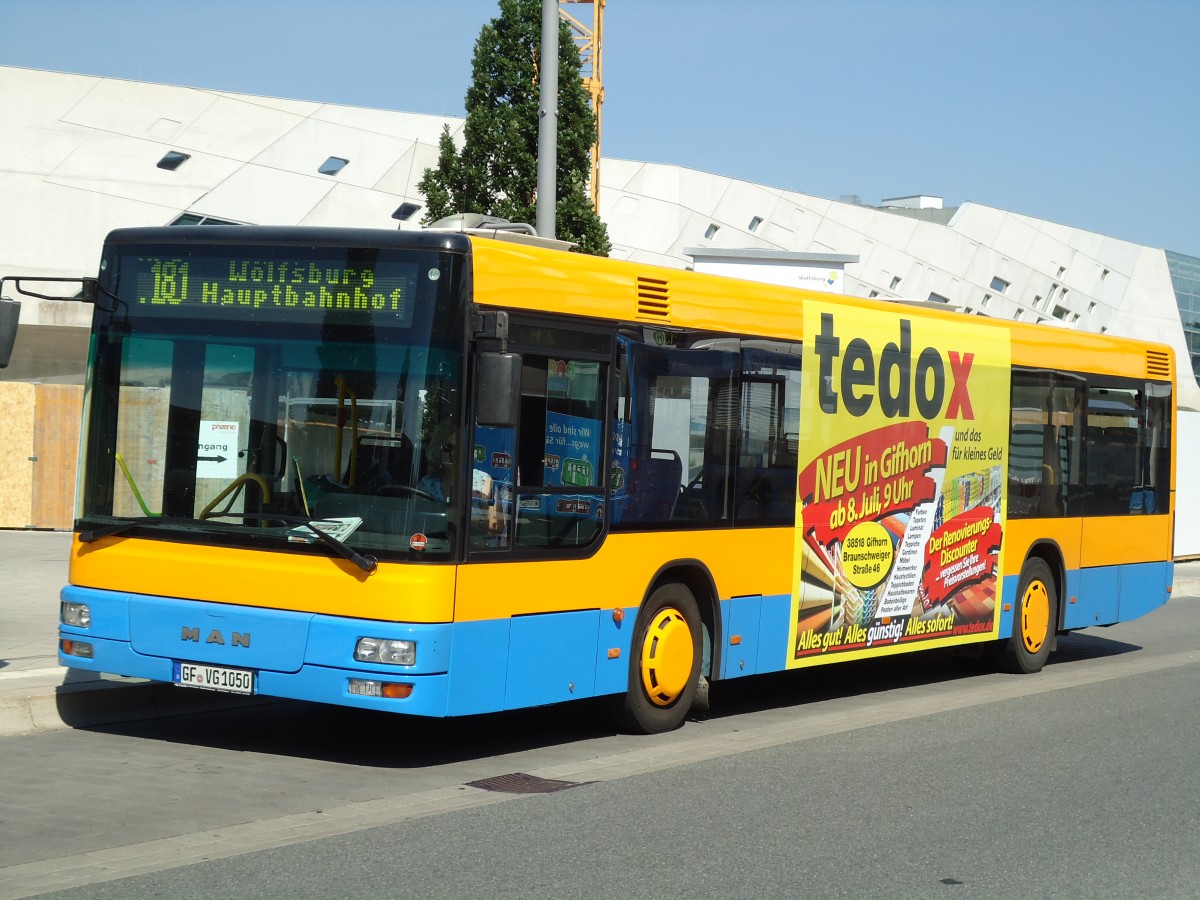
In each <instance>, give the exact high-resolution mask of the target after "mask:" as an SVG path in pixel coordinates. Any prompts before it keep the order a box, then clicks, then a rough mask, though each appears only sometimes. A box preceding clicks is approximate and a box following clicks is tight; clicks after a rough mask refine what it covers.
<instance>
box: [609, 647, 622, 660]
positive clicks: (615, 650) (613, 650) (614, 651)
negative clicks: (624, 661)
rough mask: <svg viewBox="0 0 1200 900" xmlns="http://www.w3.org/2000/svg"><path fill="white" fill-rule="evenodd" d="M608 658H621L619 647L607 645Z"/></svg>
mask: <svg viewBox="0 0 1200 900" xmlns="http://www.w3.org/2000/svg"><path fill="white" fill-rule="evenodd" d="M608 658H609V659H620V658H621V648H620V647H609V648H608Z"/></svg>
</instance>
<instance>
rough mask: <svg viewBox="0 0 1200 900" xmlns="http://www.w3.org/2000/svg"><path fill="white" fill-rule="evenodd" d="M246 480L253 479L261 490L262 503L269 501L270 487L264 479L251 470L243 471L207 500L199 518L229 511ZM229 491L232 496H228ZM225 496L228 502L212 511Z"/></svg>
mask: <svg viewBox="0 0 1200 900" xmlns="http://www.w3.org/2000/svg"><path fill="white" fill-rule="evenodd" d="M247 481H253V482H254V483H255V484H257V485H258V487H259V489H260V490H261V491H262V495H263V502H264V503H270V502H271V488H270V487H269V486H268V485H267V482H266V479H264V478H263V477H262V476H261V475H256V474H254V473H253V472H243V473H242V474H241V475H239V476H238V477H237V478H235V479H233V481H231V482H229V484H227V485H225V488H224V489H223V490H222V491H221V493H219V494H217V496H215V497H213V498H212V500H211V501H209V504H208V506H206V507H204V509H203V510H202V511H201V512H200V518H202V519H207V518H208V517H209V515H214V516H223V515H225V514H226V513H227V512H229V510H230V509H231V508H232V507H233V503H234V501H235V500H237V495H238V493H239V492H240V491H241V490H242V487H243V486H245V484H246V482H247ZM230 493H232V495H233V496H229V495H230ZM226 497H229V502H228V503H227V504H225V508H224V509H222V510H218V511H217V512H215V513H214V512H213V508H214V507H215V506H216V505H217V504H218V503H220V502H221V501H222V500H224V499H225V498H226Z"/></svg>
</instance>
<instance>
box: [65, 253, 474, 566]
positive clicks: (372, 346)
mask: <svg viewBox="0 0 1200 900" xmlns="http://www.w3.org/2000/svg"><path fill="white" fill-rule="evenodd" d="M463 259H464V258H463V256H461V255H460V254H457V253H451V252H446V251H445V249H444V248H442V249H424V248H413V249H404V248H402V247H387V248H380V247H354V246H332V247H330V246H324V247H316V248H314V247H313V246H311V244H310V245H287V244H282V245H280V244H274V245H271V244H263V245H256V244H248V243H246V242H245V241H240V242H238V243H236V244H234V243H233V242H231V243H229V244H227V245H223V244H219V243H212V242H211V241H204V242H202V241H187V242H179V243H162V244H154V245H147V244H122V243H119V242H116V243H113V244H111V245H110V246H109V248H108V249H107V251H106V253H105V257H104V261H103V263H102V273H101V283H100V288H101V296H100V300H99V301H98V303H97V311H96V320H95V324H94V328H93V342H94V346H93V348H92V354H91V360H92V362H91V368H90V371H89V374H88V391H87V395H86V398H85V422H86V426H85V427H86V432H85V437H84V442H83V444H84V457H83V460H82V467H81V476H82V489H81V490H80V491H79V508H78V509H77V511H76V515H77V523H76V530H78V531H85V530H91V531H92V532H93V533H103V532H104V531H111V530H112V529H114V528H121V527H122V526H123V525H125V526H128V528H125V529H123V530H126V531H127V532H132V533H136V534H137V536H140V537H149V538H154V537H169V538H170V539H171V540H184V541H196V542H203V543H208V544H221V545H227V546H243V547H246V546H249V547H260V548H266V549H274V550H281V549H287V550H289V551H295V552H312V553H323V554H328V553H329V547H328V545H329V542H328V541H325V540H323V539H321V540H318V537H319V536H318V535H316V534H314V531H313V529H314V527H319V528H321V529H322V530H323V531H325V532H326V533H327V534H329V535H330V536H332V537H334V538H335V539H337V540H338V541H341V542H343V543H344V544H345V545H347V546H348V547H351V548H353V549H354V550H355V551H357V552H359V553H362V554H369V555H371V556H374V557H378V558H383V559H389V558H390V559H414V560H417V559H420V560H446V559H449V558H451V557H452V555H453V553H454V550H455V547H454V536H455V534H456V533H457V531H458V528H457V522H456V519H457V517H458V514H457V513H456V512H455V510H456V509H457V508H458V505H457V504H454V503H452V502H451V501H453V500H454V499H456V498H453V497H451V496H450V493H451V492H450V491H449V490H448V489H446V487H445V485H446V484H447V483H448V482H449V481H450V480H451V475H452V473H453V472H455V471H456V470H457V467H458V462H457V457H456V456H453V455H451V452H452V450H453V447H454V446H455V445H456V439H457V437H458V436H459V432H460V431H461V423H462V397H463V392H462V390H461V388H462V378H463V370H464V365H463V359H464V342H465V327H464V324H463V318H462V311H461V305H462V304H461V298H462V271H463Z"/></svg>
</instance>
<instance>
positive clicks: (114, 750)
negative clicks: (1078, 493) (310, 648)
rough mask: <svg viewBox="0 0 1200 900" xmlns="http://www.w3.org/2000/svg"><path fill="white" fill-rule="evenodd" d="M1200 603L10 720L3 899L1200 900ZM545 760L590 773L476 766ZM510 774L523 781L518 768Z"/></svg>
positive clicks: (3, 773)
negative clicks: (47, 720)
mask: <svg viewBox="0 0 1200 900" xmlns="http://www.w3.org/2000/svg"><path fill="white" fill-rule="evenodd" d="M1198 688H1200V598H1198V597H1196V596H1177V597H1176V598H1175V599H1174V600H1173V601H1172V603H1171V604H1169V605H1168V606H1167V607H1166V608H1165V609H1163V610H1160V611H1157V612H1155V613H1153V614H1151V615H1149V616H1147V617H1145V618H1144V619H1142V620H1139V621H1137V622H1132V623H1127V624H1125V625H1120V626H1116V627H1114V628H1111V629H1097V630H1094V631H1089V632H1086V633H1083V634H1080V635H1075V636H1072V637H1070V638H1068V639H1066V640H1063V641H1061V643H1060V649H1059V652H1058V653H1057V654H1056V656H1055V657H1054V658H1053V660H1052V663H1051V665H1049V666H1048V667H1047V668H1046V670H1045V671H1043V672H1042V673H1040V674H1038V675H1034V676H1012V675H1001V674H995V673H991V672H988V671H986V670H984V669H981V668H977V667H971V666H969V665H968V666H966V667H964V666H963V665H962V664H961V662H960V661H955V660H952V659H951V658H950V656H949V655H948V654H916V655H912V656H906V657H900V658H896V659H892V660H887V661H875V662H870V663H864V664H843V665H839V666H830V667H827V668H822V669H816V670H808V671H804V672H800V673H793V674H790V675H787V676H778V677H768V678H762V679H747V680H746V681H744V682H741V683H731V684H729V685H718V686H716V687H715V688H714V701H715V712H714V714H713V715H712V716H710V717H709V718H707V719H705V720H704V721H693V722H689V723H687V724H686V725H685V727H684V728H682V729H680V730H679V731H677V732H674V733H672V734H668V735H660V736H658V737H653V738H640V737H630V736H624V735H615V734H613V733H612V732H611V731H608V730H606V729H605V728H604V727H603V726H602V725H598V724H597V723H596V720H595V718H594V715H595V713H596V712H597V710H596V708H595V706H594V705H590V704H578V705H574V706H569V707H563V708H552V709H546V710H536V711H530V712H525V713H521V714H517V715H504V716H487V717H479V718H474V719H470V720H461V721H451V722H434V723H422V722H411V721H405V720H398V719H394V718H381V717H378V716H372V715H367V714H363V713H358V712H355V711H348V710H341V709H326V708H323V707H317V706H306V705H301V704H285V703H281V704H275V705H272V706H266V707H262V706H260V707H248V708H245V709H235V710H230V711H225V712H220V713H209V714H203V715H195V716H190V717H187V718H180V719H172V720H160V721H155V722H146V723H140V724H137V725H127V726H122V727H120V728H118V727H108V728H103V729H99V728H98V729H91V730H87V731H83V730H76V731H56V732H46V733H40V734H32V735H27V736H24V737H14V738H5V739H2V740H0V785H3V787H0V820H2V821H0V828H2V829H3V831H2V832H0V833H2V834H3V835H4V839H3V841H0V897H20V896H29V895H33V894H37V893H40V892H49V891H61V893H57V894H52V896H61V897H89V898H106V897H114V898H116V897H120V898H137V897H164V896H170V897H173V898H191V897H195V898H201V897H203V898H220V897H238V898H242V897H287V898H307V897H312V898H318V897H320V898H329V897H351V896H353V897H363V896H371V897H456V898H459V897H478V896H487V897H489V898H505V897H523V898H524V897H554V898H566V897H622V898H629V897H724V898H728V897H751V896H753V897H760V896H771V897H775V896H778V897H785V896H801V895H803V896H811V897H839V896H854V897H863V896H870V897H897V898H899V897H904V898H912V897H928V898H943V897H945V898H953V900H961V898H976V897H1005V898H1011V897H1035V896H1036V897H1080V898H1084V897H1086V898H1101V897H1128V896H1150V897H1164V898H1165V897H1195V896H1197V892H1198V891H1197V887H1196V886H1197V885H1200V844H1198V842H1197V840H1196V834H1197V833H1200V765H1198V763H1200V750H1198V749H1197V746H1196V743H1197V739H1198V736H1200V697H1198V691H1197V689H1198ZM516 773H528V774H530V775H533V776H538V777H540V778H543V779H556V780H560V781H566V782H569V783H571V785H572V786H569V787H567V788H566V789H563V790H558V791H555V792H552V793H539V794H513V793H501V792H496V791H490V790H484V789H481V788H479V787H475V786H472V785H471V782H474V781H476V780H479V779H488V778H496V777H497V776H503V775H514V774H516ZM509 781H510V783H511V782H513V781H515V779H509Z"/></svg>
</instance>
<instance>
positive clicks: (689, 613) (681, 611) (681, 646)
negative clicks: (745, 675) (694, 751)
mask: <svg viewBox="0 0 1200 900" xmlns="http://www.w3.org/2000/svg"><path fill="white" fill-rule="evenodd" d="M700 634H701V624H700V611H699V609H698V607H697V606H696V598H695V597H693V596H692V592H691V591H689V590H688V589H687V588H686V587H684V586H683V585H682V584H679V583H676V582H671V583H668V584H664V585H661V586H659V587H658V588H656V589H655V590H654V592H653V593H652V594H651V595H650V599H648V600H647V601H646V602H645V604H643V606H642V609H641V611H640V612H639V613H638V617H637V624H636V625H635V627H634V630H633V645H632V647H631V648H630V661H629V687H628V689H627V690H626V692H625V697H624V702H623V705H622V707H621V709H620V711H619V712H618V719H619V721H620V724H621V726H622V728H623V729H624V730H627V731H631V732H635V733H639V734H657V733H659V732H663V731H671V730H673V729H675V728H678V727H679V726H680V725H682V724H683V720H684V717H685V716H686V715H687V713H688V710H689V709H691V706H692V702H693V700H694V699H695V696H696V687H697V683H698V682H699V679H700V659H701V654H702V651H701V645H700Z"/></svg>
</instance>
